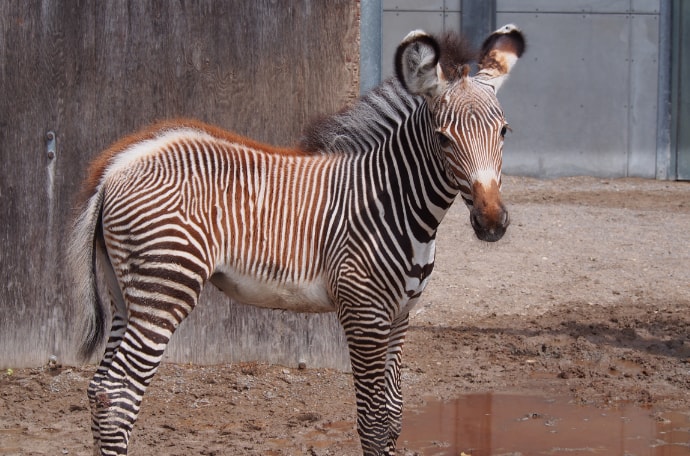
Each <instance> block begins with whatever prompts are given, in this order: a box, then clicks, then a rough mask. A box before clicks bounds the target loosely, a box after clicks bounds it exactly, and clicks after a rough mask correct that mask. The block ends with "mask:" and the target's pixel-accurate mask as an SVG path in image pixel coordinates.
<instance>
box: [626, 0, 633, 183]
mask: <svg viewBox="0 0 690 456" xmlns="http://www.w3.org/2000/svg"><path fill="white" fill-rule="evenodd" d="M628 5H629V6H628V48H627V50H626V52H627V54H628V112H627V119H626V123H627V125H626V127H627V132H626V133H627V134H626V135H625V147H626V157H625V177H629V176H630V161H631V159H632V141H631V137H632V124H633V122H632V112H633V107H632V102H633V94H632V92H633V90H634V76H633V62H632V60H633V55H632V47H633V45H632V40H633V20H634V15H633V10H632V0H629V2H628Z"/></svg>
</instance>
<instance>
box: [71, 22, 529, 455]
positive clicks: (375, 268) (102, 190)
mask: <svg viewBox="0 0 690 456" xmlns="http://www.w3.org/2000/svg"><path fill="white" fill-rule="evenodd" d="M523 50H524V38H523V35H522V33H521V32H520V31H519V30H518V29H517V28H516V27H514V26H512V25H509V26H505V27H503V28H501V29H499V30H497V31H496V32H494V33H493V34H492V35H491V36H489V37H488V38H487V39H486V41H485V42H484V45H483V46H482V49H481V50H480V52H479V54H478V59H477V65H478V70H477V72H476V73H475V74H474V75H470V69H469V68H470V67H469V65H468V63H469V62H470V58H471V57H470V53H469V52H468V50H467V48H466V46H464V45H463V43H462V41H461V40H460V39H459V38H458V37H453V36H447V37H445V38H444V39H442V40H437V39H436V38H433V37H431V36H429V35H427V34H425V33H423V32H420V31H416V32H411V33H410V34H409V35H408V36H407V37H406V38H405V39H404V40H403V41H402V43H401V44H400V45H399V47H398V50H397V53H396V56H395V68H396V77H395V78H392V79H391V80H389V81H387V82H384V83H383V84H382V85H381V86H379V87H378V88H377V89H375V90H373V91H372V92H371V93H369V94H368V95H366V96H365V97H363V98H362V99H361V100H359V101H358V102H357V103H355V104H354V105H353V106H352V107H350V108H348V109H347V110H345V111H343V112H341V113H339V114H336V115H334V116H332V117H330V118H326V119H324V120H321V121H319V122H317V123H316V124H314V125H313V126H311V127H310V128H309V129H307V130H306V132H305V134H304V138H303V140H302V141H301V143H300V144H299V145H298V146H296V147H295V148H293V149H278V148H273V147H270V146H267V145H264V144H259V143H257V142H254V141H251V140H249V139H246V138H242V137H239V136H236V135H233V134H231V133H228V132H225V131H222V130H220V129H217V128H214V127H210V126H208V125H204V124H201V123H197V122H193V121H177V122H168V123H164V124H159V125H157V126H154V127H151V128H149V129H148V130H146V131H143V132H141V133H139V134H137V135H134V136H131V137H129V138H125V139H124V140H122V141H120V142H119V143H117V144H115V145H113V146H112V147H111V148H110V149H108V150H107V151H105V152H104V153H103V154H101V155H100V156H99V157H98V158H97V159H96V160H95V161H94V162H93V163H92V164H91V166H90V168H89V171H88V177H87V179H86V181H85V185H84V188H85V190H84V192H85V197H84V201H83V203H82V205H81V207H80V208H79V212H78V215H77V217H76V220H75V223H74V228H73V231H72V236H71V239H70V244H69V258H70V260H71V267H72V270H73V272H74V276H75V291H76V297H75V303H76V304H77V305H78V306H79V311H78V315H81V316H82V317H83V319H84V335H83V340H82V354H83V355H84V356H85V357H88V356H90V355H92V354H93V353H94V351H95V350H96V349H97V348H98V347H100V346H101V343H102V341H103V339H104V338H105V337H106V327H107V324H106V322H105V315H106V311H105V309H104V307H103V304H102V303H101V302H100V298H99V293H98V290H97V287H96V282H97V281H96V271H95V268H96V261H97V259H99V261H100V262H101V264H102V265H103V268H102V269H103V270H104V274H105V276H106V283H107V284H108V289H109V293H110V298H111V308H112V322H111V326H110V332H109V334H108V340H107V343H106V348H105V353H104V355H103V358H102V360H101V362H100V365H99V366H98V369H97V371H96V373H95V374H94V377H93V379H92V381H91V382H90V384H89V387H88V396H89V401H90V404H91V413H92V425H91V428H92V432H93V436H94V443H95V445H94V452H95V454H97V455H123V454H126V453H127V447H128V441H129V438H130V435H131V431H132V427H133V425H134V422H135V421H136V418H137V415H138V413H139V409H140V404H141V400H142V397H143V395H144V391H145V390H146V387H147V386H148V385H149V383H150V381H151V379H152V377H153V375H154V374H155V371H156V369H157V368H158V366H159V364H160V362H161V359H162V356H163V352H164V350H165V347H166V345H167V343H168V341H169V340H170V337H171V336H172V334H173V332H174V331H175V329H176V328H177V327H178V325H179V324H180V323H181V322H182V320H183V319H184V318H185V317H186V316H187V315H188V314H189V313H190V312H191V311H192V310H193V309H194V307H195V305H196V303H197V300H198V297H199V293H200V292H201V289H202V288H203V286H204V285H205V284H206V283H207V282H209V281H210V282H211V283H213V284H214V285H216V286H217V287H219V288H220V289H222V290H224V291H225V292H226V293H227V294H228V295H229V296H231V297H232V298H234V299H236V300H238V301H240V302H244V303H248V304H253V305H257V306H264V307H271V308H280V309H290V310H295V311H308V312H326V311H329V312H330V311H333V312H336V313H337V315H338V318H339V320H340V322H341V324H342V326H343V328H344V330H345V334H346V337H347V343H348V347H349V351H350V359H351V364H352V371H353V376H354V384H355V395H356V403H357V427H358V432H359V435H360V440H361V444H362V450H363V453H364V455H366V456H374V455H376V456H379V455H389V456H390V455H394V454H395V445H396V440H397V438H398V435H399V433H400V429H401V415H402V405H403V402H402V395H401V385H400V363H401V356H402V345H403V341H404V338H405V333H406V330H407V326H408V315H409V311H410V309H412V307H413V306H414V305H415V303H416V302H417V300H418V299H419V296H420V294H421V293H422V291H423V289H424V287H425V286H426V284H427V282H428V280H429V274H430V273H431V270H432V268H433V264H434V252H435V237H436V230H437V228H438V226H439V224H440V222H441V220H442V219H443V217H444V215H445V213H446V211H447V210H448V208H449V207H450V205H451V204H452V203H453V201H454V199H455V198H456V196H457V195H458V194H460V196H461V197H462V198H463V200H464V201H465V203H466V204H467V206H468V208H469V210H470V220H471V224H472V227H473V228H474V231H475V233H476V235H477V237H478V238H479V239H482V240H485V241H497V240H499V239H500V238H501V237H502V236H503V234H504V233H505V230H506V228H507V226H508V223H509V219H508V213H507V211H506V209H505V207H504V205H503V203H502V202H501V198H500V193H499V191H500V185H501V155H502V149H503V137H504V135H505V133H506V129H507V123H506V120H505V118H504V116H503V112H502V110H501V108H500V105H499V104H498V101H497V99H496V95H495V94H496V91H497V90H498V88H499V87H500V85H501V84H502V82H503V81H504V79H505V77H506V76H507V75H508V73H509V71H510V69H511V68H512V66H513V65H514V63H515V62H516V60H517V59H518V58H519V57H520V56H521V55H522V52H523Z"/></svg>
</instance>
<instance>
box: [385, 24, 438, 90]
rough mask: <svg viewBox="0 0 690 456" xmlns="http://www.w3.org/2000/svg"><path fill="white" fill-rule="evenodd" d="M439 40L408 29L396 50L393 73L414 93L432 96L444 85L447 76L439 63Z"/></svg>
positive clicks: (419, 31)
mask: <svg viewBox="0 0 690 456" xmlns="http://www.w3.org/2000/svg"><path fill="white" fill-rule="evenodd" d="M440 54H441V50H440V47H439V44H438V42H437V41H436V40H435V39H434V38H433V37H432V36H430V35H427V34H426V33H425V32H423V31H421V30H415V31H413V32H410V33H409V34H408V35H407V36H406V37H405V39H404V40H403V41H402V43H400V45H399V46H398V50H397V51H396V53H395V74H396V76H397V77H398V79H399V80H400V82H401V83H402V85H403V86H404V87H405V88H406V89H407V90H408V91H409V92H410V93H412V94H414V95H423V96H425V97H427V98H433V97H435V96H437V95H438V94H440V93H441V92H442V91H443V90H444V89H445V87H446V85H447V82H446V78H445V76H444V75H443V71H442V70H441V66H440V65H439V63H438V60H439V56H440Z"/></svg>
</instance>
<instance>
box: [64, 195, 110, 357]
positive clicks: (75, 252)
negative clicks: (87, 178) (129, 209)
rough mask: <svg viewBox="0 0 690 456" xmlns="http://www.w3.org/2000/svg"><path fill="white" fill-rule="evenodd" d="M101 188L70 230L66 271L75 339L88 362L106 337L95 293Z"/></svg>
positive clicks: (101, 313)
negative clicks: (73, 314)
mask: <svg viewBox="0 0 690 456" xmlns="http://www.w3.org/2000/svg"><path fill="white" fill-rule="evenodd" d="M102 205H103V188H102V186H99V187H97V188H96V192H95V193H94V194H93V195H92V196H91V197H90V198H89V199H87V200H86V201H85V202H84V203H83V204H82V206H81V207H80V208H79V210H78V213H77V216H76V218H75V220H74V224H73V226H72V231H71V236H70V239H69V245H68V255H67V256H68V261H69V269H70V272H71V276H72V280H73V283H72V287H73V288H72V290H73V292H72V303H73V308H74V309H75V312H76V318H77V320H78V322H79V326H78V327H77V329H78V330H77V331H76V332H75V337H76V338H78V340H77V341H76V342H77V344H79V346H80V348H79V356H80V358H81V359H82V360H83V361H88V360H89V359H90V358H91V356H92V355H93V353H94V352H95V351H96V349H98V348H99V347H100V346H101V344H102V342H103V339H104V337H105V329H106V328H105V320H106V311H105V309H104V307H103V302H102V300H101V296H100V293H99V291H98V279H97V275H96V257H97V249H98V248H99V246H98V244H99V237H100V236H102V228H101V208H102Z"/></svg>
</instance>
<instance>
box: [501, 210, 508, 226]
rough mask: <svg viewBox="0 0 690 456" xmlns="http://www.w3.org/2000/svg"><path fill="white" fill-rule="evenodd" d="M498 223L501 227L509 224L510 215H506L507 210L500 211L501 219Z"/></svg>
mask: <svg viewBox="0 0 690 456" xmlns="http://www.w3.org/2000/svg"><path fill="white" fill-rule="evenodd" d="M500 223H501V226H502V227H503V228H505V227H507V226H508V225H509V224H510V217H509V216H508V211H506V210H504V211H503V212H502V213H501V221H500Z"/></svg>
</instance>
